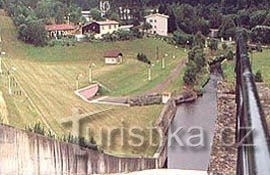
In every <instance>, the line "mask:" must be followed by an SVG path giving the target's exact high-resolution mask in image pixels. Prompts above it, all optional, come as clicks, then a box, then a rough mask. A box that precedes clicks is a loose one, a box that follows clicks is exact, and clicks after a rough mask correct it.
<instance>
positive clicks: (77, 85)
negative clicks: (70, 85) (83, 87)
mask: <svg viewBox="0 0 270 175" xmlns="http://www.w3.org/2000/svg"><path fill="white" fill-rule="evenodd" d="M82 77H83V75H82V74H78V75H77V77H76V89H77V90H78V89H79V80H80V79H81V78H82Z"/></svg>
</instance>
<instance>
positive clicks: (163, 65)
mask: <svg viewBox="0 0 270 175" xmlns="http://www.w3.org/2000/svg"><path fill="white" fill-rule="evenodd" d="M166 57H168V54H167V53H166V54H165V55H164V57H163V58H162V69H165V68H166V64H165V58H166Z"/></svg>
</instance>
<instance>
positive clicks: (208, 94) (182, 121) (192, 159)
mask: <svg viewBox="0 0 270 175" xmlns="http://www.w3.org/2000/svg"><path fill="white" fill-rule="evenodd" d="M216 80H217V78H216V77H215V76H212V77H211V80H210V81H209V83H208V84H207V85H206V87H205V94H204V96H203V97H202V98H199V99H198V100H197V101H196V102H194V103H192V104H184V105H181V106H179V107H178V110H177V113H176V117H175V119H174V121H173V123H172V125H171V128H170V129H171V134H169V135H170V136H172V135H173V134H172V133H174V132H175V131H177V129H178V128H179V127H182V128H183V130H182V131H181V132H179V133H178V136H179V137H180V138H181V140H182V141H183V142H184V144H185V146H180V145H179V144H178V143H177V142H176V140H175V139H172V142H171V146H170V145H169V149H168V168H170V169H182V170H200V171H206V170H207V168H208V164H209V161H210V153H211V143H212V142H213V137H214V131H215V121H216V117H217V101H216V100H217V99H216V85H217V81H216ZM191 127H201V128H202V129H203V131H204V135H205V139H204V141H203V143H204V145H205V146H199V147H195V148H192V147H189V146H187V143H188V142H189V138H190V136H191V135H192V134H193V135H195V134H198V133H199V131H198V130H197V131H193V133H192V134H191V133H188V132H187V131H188V129H190V128H191ZM190 142H191V143H192V144H196V143H200V139H199V138H195V139H192V140H191V141H190ZM168 144H169V143H168Z"/></svg>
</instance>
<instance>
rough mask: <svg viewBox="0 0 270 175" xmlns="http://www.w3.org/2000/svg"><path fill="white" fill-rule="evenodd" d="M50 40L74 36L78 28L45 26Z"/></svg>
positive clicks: (56, 25) (62, 25)
mask: <svg viewBox="0 0 270 175" xmlns="http://www.w3.org/2000/svg"><path fill="white" fill-rule="evenodd" d="M45 29H46V31H47V32H48V36H49V37H50V38H55V39H59V38H61V37H66V36H69V35H74V33H75V30H76V27H75V26H73V25H70V24H54V25H45Z"/></svg>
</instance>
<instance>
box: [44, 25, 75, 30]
mask: <svg viewBox="0 0 270 175" xmlns="http://www.w3.org/2000/svg"><path fill="white" fill-rule="evenodd" d="M45 29H46V30H47V31H59V30H75V29H76V27H75V26H73V25H70V24H54V25H45Z"/></svg>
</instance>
